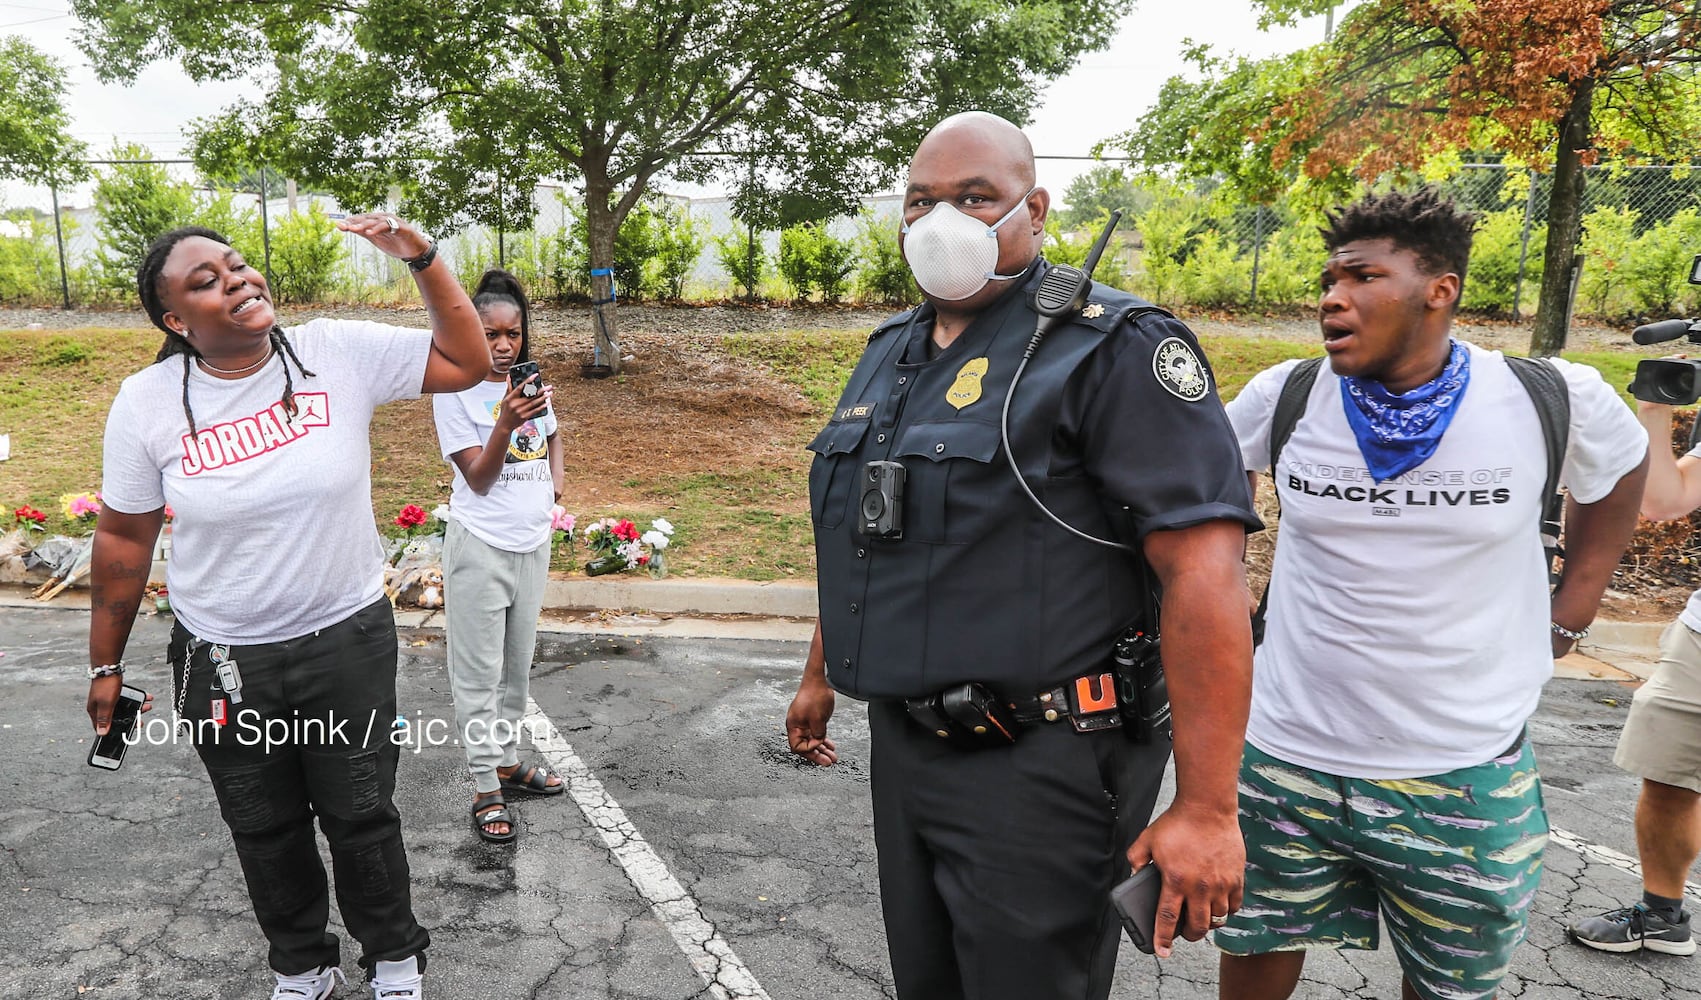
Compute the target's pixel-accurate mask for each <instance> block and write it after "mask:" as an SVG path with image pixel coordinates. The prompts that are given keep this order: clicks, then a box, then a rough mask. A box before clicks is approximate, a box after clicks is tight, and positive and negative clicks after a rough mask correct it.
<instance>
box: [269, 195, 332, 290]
mask: <svg viewBox="0 0 1701 1000" xmlns="http://www.w3.org/2000/svg"><path fill="white" fill-rule="evenodd" d="M343 257H344V250H343V241H342V237H341V236H339V235H338V234H337V225H336V223H334V222H332V221H331V220H330V219H329V218H328V217H326V215H325V212H324V210H323V209H321V208H320V207H319V205H318V204H317V203H314V204H313V205H311V206H310V207H309V208H308V210H307V211H305V212H297V213H295V214H294V215H286V216H284V217H283V219H281V220H280V221H279V222H278V224H277V228H275V229H274V230H272V276H273V277H272V291H273V292H274V293H275V294H276V296H277V298H278V299H279V300H280V301H283V302H320V301H323V300H324V298H325V296H326V294H327V293H328V292H330V290H331V287H332V284H333V282H334V280H335V276H336V270H337V264H338V263H340V262H341V261H342V259H343Z"/></svg>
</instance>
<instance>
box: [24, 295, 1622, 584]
mask: <svg viewBox="0 0 1701 1000" xmlns="http://www.w3.org/2000/svg"><path fill="white" fill-rule="evenodd" d="M1200 339H1201V343H1202V344H1203V346H1204V348H1205V352H1206V355H1207V356H1208V357H1209V358H1210V361H1211V365H1212V367H1213V369H1214V370H1215V371H1216V375H1217V381H1218V384H1219V391H1220V392H1221V393H1222V395H1223V397H1224V398H1225V399H1230V398H1233V397H1234V395H1235V394H1237V393H1239V392H1240V390H1241V388H1242V387H1243V386H1245V384H1246V382H1247V380H1248V379H1250V378H1251V377H1252V376H1253V375H1255V374H1256V373H1258V372H1259V371H1262V370H1263V369H1265V368H1267V367H1269V366H1271V365H1274V364H1277V363H1278V362H1281V361H1283V360H1286V359H1288V358H1294V357H1308V356H1312V355H1314V354H1316V353H1317V350H1318V348H1317V345H1315V344H1311V343H1301V342H1292V341H1283V340H1272V339H1260V338H1247V337H1233V336H1220V335H1208V336H1204V337H1201V338H1200ZM715 343H716V345H717V349H718V350H719V351H721V352H722V353H724V354H725V355H727V356H728V357H729V359H731V360H733V361H735V362H737V363H739V364H740V365H743V366H746V367H752V368H756V369H759V370H762V371H766V372H767V373H770V374H771V375H772V376H773V377H776V378H779V379H781V380H783V381H785V382H787V383H789V384H790V385H792V386H795V387H796V388H797V389H798V391H799V392H801V393H802V394H803V396H804V397H805V398H806V399H807V400H808V401H809V404H810V407H811V411H812V412H811V413H809V414H806V415H802V416H799V417H797V418H796V420H795V438H796V440H797V443H798V446H797V449H796V453H795V458H794V459H792V460H788V461H787V462H786V463H785V464H783V465H780V466H772V465H754V466H752V465H741V464H739V463H740V462H741V461H743V459H742V457H741V456H739V455H737V454H735V453H729V454H728V456H727V458H726V460H725V462H724V464H722V465H721V466H720V467H718V468H714V469H703V470H701V471H697V472H693V473H690V474H687V475H668V476H656V475H653V474H649V473H646V471H645V470H644V469H642V468H641V467H640V468H636V469H635V470H634V474H633V475H632V476H631V477H630V478H628V479H626V480H625V481H624V482H622V483H620V484H619V485H620V486H622V487H624V488H625V489H626V490H627V491H630V492H632V493H634V494H636V495H637V496H638V497H639V499H638V500H637V501H636V502H634V503H632V504H630V505H627V506H626V508H625V509H623V510H621V511H620V512H619V513H621V514H623V515H625V516H629V517H632V518H634V520H637V521H639V523H640V524H641V525H643V526H647V525H648V523H649V521H650V520H652V519H654V518H655V517H657V516H660V515H665V516H666V517H667V518H668V519H669V520H670V521H672V522H673V524H674V525H675V527H676V529H677V534H676V535H675V536H674V546H675V547H674V548H673V549H670V551H669V563H670V567H671V570H672V572H673V573H674V574H675V575H680V576H696V575H714V576H731V577H738V578H742V579H748V580H777V579H788V578H798V579H809V578H810V577H812V576H813V574H814V548H813V541H812V537H811V530H810V523H809V513H808V510H809V503H808V496H807V478H808V468H809V459H810V456H809V454H808V453H807V452H805V451H804V450H803V447H802V444H803V442H804V441H807V440H808V438H809V436H811V435H813V434H814V433H815V431H816V430H817V429H819V427H820V425H821V424H822V423H823V422H825V420H826V419H827V417H828V416H829V415H830V414H831V412H832V408H833V406H834V405H835V404H836V403H837V401H838V397H839V392H840V389H841V388H842V387H843V385H844V382H845V379H846V378H847V377H848V376H849V374H850V371H851V369H852V368H853V367H854V366H855V364H856V361H857V358H858V357H859V356H860V355H861V353H862V349H863V347H864V345H865V344H866V343H867V333H866V331H860V330H842V331H783V332H776V333H753V334H738V335H733V336H729V337H725V338H721V339H720V340H718V341H716V342H715ZM158 347H159V334H158V333H155V332H152V331H145V330H93V329H90V330H64V331H0V433H9V434H11V436H12V459H11V460H10V461H8V462H3V463H0V505H4V511H3V514H4V515H5V516H4V523H5V524H6V526H9V523H10V512H11V510H12V509H13V508H16V507H18V506H20V505H22V504H24V503H29V504H32V505H34V506H36V507H39V508H40V509H42V510H43V511H46V512H47V514H48V515H49V524H48V527H49V529H50V530H55V531H63V530H66V529H67V528H68V527H69V525H67V524H66V522H65V520H64V518H63V517H62V515H61V514H60V510H59V497H60V496H61V495H63V494H66V493H75V492H81V491H84V490H93V489H98V488H99V486H100V475H99V467H100V441H101V431H102V428H103V427H104V426H105V423H106V413H107V410H108V409H109V407H110V405H111V402H112V398H113V396H114V395H115V394H116V393H117V391H118V385H119V383H120V382H121V381H122V380H123V379H124V378H125V377H126V376H128V375H130V374H131V373H132V372H136V371H139V370H141V369H142V368H144V367H146V366H147V365H148V364H150V363H151V362H152V360H153V356H154V352H155V351H156V350H157V349H158ZM1565 357H1566V358H1567V359H1569V360H1572V361H1576V362H1579V363H1582V364H1586V365H1590V366H1592V367H1594V368H1596V369H1597V370H1599V371H1600V372H1601V374H1602V375H1603V376H1604V377H1605V378H1606V380H1607V381H1608V382H1609V383H1610V384H1612V385H1613V387H1614V388H1616V389H1618V390H1619V391H1620V393H1621V394H1623V389H1624V386H1625V385H1627V384H1628V383H1629V381H1630V377H1631V374H1632V373H1633V371H1634V369H1635V367H1636V362H1637V361H1639V360H1641V359H1642V357H1643V355H1641V354H1638V353H1632V352H1628V351H1626V352H1623V353H1620V352H1615V351H1595V352H1576V353H1568V354H1566V355H1565ZM1625 399H1626V401H1627V402H1628V399H1629V397H1628V395H1625ZM161 405H165V406H170V405H176V401H175V400H164V401H162V402H161ZM583 419H588V420H594V419H595V418H594V416H590V415H587V416H586V417H584V418H583ZM430 427H431V412H430V403H429V401H428V400H418V401H412V402H407V403H400V404H396V405H392V406H387V407H383V408H381V409H380V410H379V411H378V414H377V416H376V418H375V419H374V422H373V445H372V455H373V508H374V511H375V517H376V519H377V522H378V525H379V528H380V529H381V530H383V531H385V532H386V533H393V532H395V531H396V530H397V529H396V528H395V527H394V526H393V525H392V524H391V523H390V521H391V519H392V518H393V517H394V516H395V513H396V510H397V509H398V508H399V507H400V506H401V504H403V503H410V502H411V503H420V504H423V505H424V506H425V507H427V508H428V509H429V508H430V507H432V506H434V505H435V503H436V502H437V499H435V498H441V497H444V496H447V494H448V484H449V479H450V473H449V469H448V467H447V466H446V465H445V464H444V463H443V462H442V460H441V458H440V457H439V456H438V455H437V452H436V448H435V438H434V437H433V435H432V434H431V433H430ZM635 454H641V449H640V450H638V451H637V452H635ZM577 513H579V515H580V517H581V518H582V519H583V520H585V521H587V522H588V521H590V520H592V519H594V518H596V517H599V516H602V513H603V512H601V511H591V510H584V511H578V512H577ZM611 513H612V511H611ZM576 556H577V560H576V561H577V562H580V563H582V562H583V559H584V553H583V551H582V550H581V551H580V552H578V553H576ZM573 562H574V560H569V559H568V557H567V554H566V553H565V552H562V553H558V554H557V556H556V560H555V563H554V566H555V568H556V569H561V570H572V569H576V568H577V567H576V566H574V565H572V563H573Z"/></svg>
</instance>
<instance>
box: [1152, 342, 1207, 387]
mask: <svg viewBox="0 0 1701 1000" xmlns="http://www.w3.org/2000/svg"><path fill="white" fill-rule="evenodd" d="M1152 374H1153V375H1156V376H1157V379H1158V384H1159V385H1161V386H1163V387H1164V388H1165V389H1168V390H1169V392H1170V394H1171V395H1173V396H1176V397H1177V398H1180V399H1185V400H1187V401H1188V402H1189V403H1197V402H1198V401H1199V400H1201V399H1204V398H1205V393H1206V392H1208V391H1210V388H1211V384H1210V379H1209V378H1208V377H1207V376H1206V375H1205V366H1204V365H1203V364H1201V363H1200V361H1199V355H1197V354H1194V353H1193V348H1191V347H1189V346H1188V345H1187V341H1185V340H1182V339H1181V338H1179V337H1166V338H1165V339H1164V341H1163V342H1162V343H1160V344H1159V345H1158V349H1157V350H1156V351H1154V352H1153V353H1152Z"/></svg>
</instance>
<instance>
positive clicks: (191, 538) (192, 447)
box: [88, 215, 489, 1000]
mask: <svg viewBox="0 0 1701 1000" xmlns="http://www.w3.org/2000/svg"><path fill="white" fill-rule="evenodd" d="M338 228H340V229H342V230H343V231H345V232H349V233H353V234H355V235H356V236H359V237H363V238H364V239H366V240H367V241H369V242H370V243H372V245H373V246H375V247H377V248H378V249H379V250H382V251H383V252H384V253H386V254H388V255H389V256H391V257H396V258H400V259H401V260H403V261H405V262H406V263H407V265H408V267H409V269H410V270H411V271H412V273H413V277H414V281H415V282H416V283H417V284H418V286H419V294H420V298H421V299H422V300H423V301H424V303H425V306H426V309H427V311H428V312H429V314H430V318H431V327H432V328H431V329H430V330H410V329H404V328H401V327H395V326H390V325H387V324H383V323H374V322H367V321H362V320H337V319H314V320H311V321H309V322H307V323H305V324H303V325H301V326H292V327H288V328H287V329H286V328H284V327H282V326H279V325H278V321H277V317H276V315H275V314H274V312H273V308H272V296H271V291H270V289H269V288H268V286H267V284H266V279H265V277H264V276H263V275H261V274H260V272H259V271H258V270H257V269H255V268H254V267H252V266H250V264H249V263H248V261H247V260H246V259H244V257H243V256H242V254H241V252H240V251H238V250H237V249H236V248H234V247H232V246H231V245H230V242H229V241H228V240H226V239H225V238H224V237H223V236H221V235H219V234H218V233H216V232H213V231H212V230H209V229H201V228H185V229H177V230H173V231H172V232H169V233H166V234H165V235H163V236H160V237H159V238H158V239H156V240H154V242H153V243H152V244H151V245H150V246H149V247H148V250H147V253H146V255H145V256H144V258H143V261H142V265H141V267H140V268H139V270H138V273H137V276H136V277H137V282H136V283H137V292H138V293H139V295H140V297H141V300H142V306H143V308H144V309H146V311H147V314H148V318H149V319H150V320H152V321H153V323H154V325H155V326H157V327H159V328H160V329H161V330H163V331H164V332H165V343H164V345H163V346H162V347H161V348H160V351H159V355H158V357H157V358H156V359H155V363H154V364H152V365H150V366H149V367H147V368H145V369H143V370H142V371H139V372H137V373H135V374H134V375H131V376H130V377H129V378H127V379H125V380H124V384H123V386H122V387H121V388H120V389H119V391H118V395H117V398H115V399H114V400H113V402H112V410H111V412H110V413H109V414H108V416H107V422H106V437H105V444H104V452H103V465H102V469H101V477H102V478H101V484H102V493H103V499H104V501H105V503H104V507H103V509H102V510H101V512H100V520H99V522H98V523H97V524H96V526H95V536H94V560H93V564H92V565H93V572H92V573H91V586H92V590H93V594H92V598H91V601H92V606H93V616H92V619H91V621H90V625H89V657H90V659H89V662H90V664H91V666H90V668H89V676H90V678H91V679H90V682H89V696H88V712H89V717H90V719H92V720H93V721H94V724H95V728H96V731H97V732H105V731H106V730H107V729H109V728H110V726H111V722H112V714H113V706H114V704H115V703H116V702H117V700H118V695H119V688H120V686H121V685H122V684H123V683H124V679H123V676H122V675H123V671H124V661H123V660H122V659H121V656H122V654H123V652H124V647H125V644H126V643H127V642H128V640H129V638H130V631H131V628H132V626H133V625H134V624H135V621H136V607H137V604H138V603H140V601H141V598H142V591H143V588H144V587H145V586H146V584H147V581H148V568H149V565H150V560H151V556H152V552H153V546H154V540H155V539H156V538H157V537H158V536H159V532H160V525H161V524H162V522H163V519H164V511H165V507H166V505H167V504H170V505H171V508H172V510H173V512H174V516H173V519H172V553H171V556H172V557H171V561H170V564H169V566H168V567H167V571H166V582H167V584H168V585H169V586H170V589H171V605H172V610H173V611H174V612H175V615H176V622H175V624H174V627H173V629H172V634H171V640H170V644H169V646H168V647H167V660H168V669H169V671H170V687H169V688H168V689H167V690H168V691H169V692H170V693H169V694H167V697H168V698H169V699H170V707H171V708H172V709H173V710H174V711H175V714H176V715H177V716H178V717H179V718H180V719H182V720H183V721H184V722H185V723H187V724H188V726H189V733H190V738H191V740H192V741H193V743H194V746H195V750H196V753H197V754H199V755H200V758H201V762H202V764H203V765H204V766H205V767H206V769H207V773H208V775H209V776H210V777H211V779H212V785H213V790H214V791H215V792H216V793H217V795H218V801H219V808H220V812H221V813H222V814H223V817H224V821H225V823H226V825H228V826H229V827H230V834H231V839H232V840H233V841H234V842H235V847H236V856H237V859H238V860H239V861H240V862H241V864H242V873H243V875H244V876H245V877H246V880H247V883H248V894H249V897H250V900H251V901H252V903H253V907H254V915H255V917H256V918H257V919H258V920H259V923H260V929H261V930H262V931H263V932H264V933H265V935H266V940H267V941H268V942H269V944H270V945H271V951H270V955H269V961H270V965H271V968H272V972H273V973H274V974H275V975H276V977H277V986H276V988H275V990H274V992H273V996H274V997H276V998H283V1000H322V998H324V997H328V996H329V995H330V994H331V993H332V991H333V990H334V989H335V988H336V979H337V978H339V977H340V976H341V975H342V973H341V970H340V968H339V966H340V962H341V956H340V952H339V949H338V945H337V938H336V936H335V935H333V934H331V933H330V932H329V931H328V930H327V929H326V920H327V916H328V912H329V908H330V894H329V890H328V886H327V884H326V878H325V868H324V864H323V863H322V862H321V861H320V859H319V848H318V845H317V843H316V840H315V837H314V833H313V824H314V820H315V818H317V820H318V824H319V829H320V830H321V831H323V833H324V834H325V839H326V840H327V841H328V842H329V844H330V848H331V860H332V862H333V864H334V867H335V869H336V888H337V906H338V909H339V910H340V911H341V913H342V918H343V925H344V926H345V927H347V928H348V931H349V933H350V934H351V935H353V936H354V937H355V938H356V939H357V940H358V941H359V942H360V945H361V950H362V953H363V954H362V955H361V958H360V963H361V965H362V966H364V967H365V968H366V970H367V971H368V972H369V973H370V974H371V978H372V984H373V988H374V990H375V991H376V992H377V993H378V994H380V995H382V996H384V997H386V998H387V1000H409V998H414V1000H417V998H418V997H420V996H422V995H423V987H422V986H421V974H422V973H423V972H424V966H425V948H426V946H427V944H428V943H429V938H428V937H427V935H426V932H425V929H424V928H422V927H421V926H420V925H419V922H418V921H417V920H415V919H414V914H413V907H412V902H411V898H410V890H409V880H408V860H407V854H406V851H405V850H404V848H403V845H402V830H401V817H400V815H399V814H398V813H397V811H396V806H395V803H394V801H393V793H394V791H395V784H396V763H397V757H398V755H399V748H398V747H397V745H396V744H394V743H393V742H391V740H390V735H389V734H390V727H391V723H392V722H393V720H394V719H395V718H396V626H395V618H394V616H393V614H392V611H391V608H390V602H389V601H388V600H387V599H386V598H385V596H384V590H383V567H384V553H383V549H382V547H381V546H380V544H379V541H378V532H377V528H376V526H375V525H374V523H373V518H372V447H371V423H372V413H373V409H374V408H375V407H377V406H379V405H381V404H384V403H387V402H390V401H392V400H397V399H409V398H412V397H415V396H418V395H419V394H420V393H422V392H459V391H460V390H461V389H464V388H466V387H467V386H469V385H472V384H473V383H474V382H476V381H477V380H478V379H479V378H480V377H481V376H482V375H483V374H484V372H485V371H486V369H487V368H488V367H489V357H488V355H487V353H486V352H485V349H484V336H483V331H482V330H481V329H480V327H479V323H478V316H477V314H476V313H475V312H474V310H473V306H472V303H471V302H470V301H469V300H468V299H467V295H466V292H465V291H463V290H462V289H461V287H460V285H458V284H457V283H456V282H455V278H454V275H453V274H452V273H450V271H449V268H448V266H447V265H446V264H444V263H443V262H442V261H440V260H438V259H437V248H436V246H435V244H433V243H432V242H431V241H430V240H428V239H427V238H426V237H425V235H424V234H422V233H421V232H420V231H419V230H418V229H416V228H414V227H413V226H411V225H408V224H407V223H405V222H402V221H401V220H400V219H397V218H396V217H395V216H392V215H355V216H350V217H349V218H347V219H344V220H342V221H340V222H339V223H338ZM257 733H265V734H267V739H266V740H264V741H259V740H258V739H257V737H256V736H255V734H257ZM194 843H195V842H194V841H189V844H191V845H192V844H194ZM203 843H208V844H211V843H215V842H214V841H204V842H203ZM196 863H197V864H198V863H199V862H196ZM207 863H208V864H209V865H211V864H214V863H216V859H214V860H210V861H207Z"/></svg>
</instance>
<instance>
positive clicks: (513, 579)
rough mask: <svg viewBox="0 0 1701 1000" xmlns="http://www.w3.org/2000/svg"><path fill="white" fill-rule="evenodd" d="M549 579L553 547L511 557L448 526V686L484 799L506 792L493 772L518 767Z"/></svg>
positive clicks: (455, 524) (445, 559) (445, 555)
mask: <svg viewBox="0 0 1701 1000" xmlns="http://www.w3.org/2000/svg"><path fill="white" fill-rule="evenodd" d="M548 578H549V544H548V543H547V542H546V543H544V544H543V545H540V546H538V548H537V549H536V550H535V551H532V552H506V551H504V550H502V549H498V548H495V547H494V546H491V545H488V544H486V543H485V542H483V541H481V540H480V539H479V538H478V537H476V536H475V535H473V533H472V532H470V531H468V530H467V529H466V528H463V527H462V526H461V525H460V523H459V522H457V521H450V522H449V526H448V530H447V533H446V534H445V535H444V538H443V603H444V614H445V616H446V617H447V619H448V641H449V687H450V689H451V690H452V691H453V692H454V695H455V716H456V720H457V723H458V725H459V727H460V736H461V740H462V742H463V743H464V744H465V746H466V748H467V767H468V768H469V769H470V770H471V771H472V776H473V786H474V787H475V788H476V789H477V790H478V791H480V792H494V791H496V790H497V789H498V788H499V787H501V781H500V780H499V779H498V778H497V776H496V768H497V767H498V766H500V767H511V766H513V765H514V764H515V763H517V762H518V761H519V737H520V719H521V718H522V717H523V716H524V715H525V714H526V695H527V691H528V688H529V686H530V680H531V674H530V671H531V668H532V655H533V653H534V652H535V651H536V644H537V616H538V612H539V611H541V610H542V609H543V587H544V583H545V582H546V581H547V580H548Z"/></svg>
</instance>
